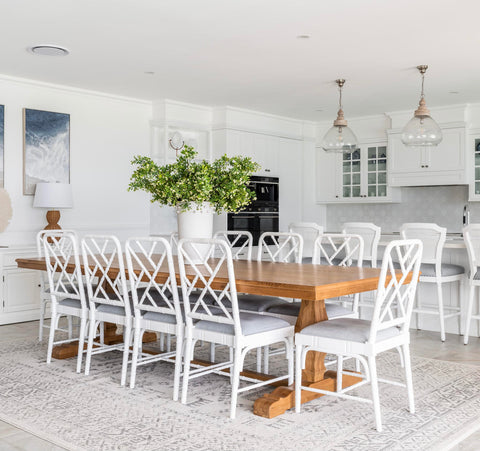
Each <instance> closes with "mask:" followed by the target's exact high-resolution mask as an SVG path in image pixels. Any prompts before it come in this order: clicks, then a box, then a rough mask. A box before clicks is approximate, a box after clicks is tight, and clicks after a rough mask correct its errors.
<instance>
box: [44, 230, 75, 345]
mask: <svg viewBox="0 0 480 451" xmlns="http://www.w3.org/2000/svg"><path fill="white" fill-rule="evenodd" d="M48 232H51V231H50V230H45V229H44V230H40V232H38V233H37V237H36V243H37V255H38V257H39V258H43V257H44V252H43V236H44V235H45V234H46V233H48ZM67 232H68V233H69V234H72V235H73V237H74V238H75V241H77V242H78V238H77V234H76V232H75V231H73V230H65V229H62V230H61V231H60V233H67ZM58 277H59V275H58V274H56V275H55V278H58ZM50 302H51V296H50V291H49V288H48V275H47V273H46V271H45V272H43V271H42V272H41V273H40V320H39V325H38V341H40V342H42V341H43V330H44V329H50V326H49V325H48V324H45V316H46V313H47V308H48V305H49V304H50ZM66 318H67V324H68V327H67V329H62V328H57V330H58V331H61V332H67V333H68V338H72V333H73V332H72V328H73V323H72V319H73V318H72V317H71V316H67V317H66Z"/></svg>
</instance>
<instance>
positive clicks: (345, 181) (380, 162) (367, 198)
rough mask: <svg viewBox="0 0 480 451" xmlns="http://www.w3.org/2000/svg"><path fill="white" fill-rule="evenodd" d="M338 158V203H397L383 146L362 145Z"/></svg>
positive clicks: (336, 197) (385, 149)
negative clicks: (389, 179) (391, 186)
mask: <svg viewBox="0 0 480 451" xmlns="http://www.w3.org/2000/svg"><path fill="white" fill-rule="evenodd" d="M337 158H338V159H337V161H338V163H337V171H338V172H337V189H336V196H335V199H337V201H343V202H396V201H398V194H399V191H398V189H391V188H389V187H388V162H387V161H388V154H387V145H386V143H378V144H361V145H360V146H359V147H358V149H356V150H355V152H353V153H351V154H339V155H338V157H337ZM338 169H340V171H339V170H338ZM479 173H480V166H479ZM479 180H480V179H479Z"/></svg>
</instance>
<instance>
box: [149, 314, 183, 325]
mask: <svg viewBox="0 0 480 451" xmlns="http://www.w3.org/2000/svg"><path fill="white" fill-rule="evenodd" d="M143 319H146V320H148V321H158V322H160V323H169V324H176V322H177V318H176V317H175V315H169V314H167V313H160V312H147V313H145V315H143Z"/></svg>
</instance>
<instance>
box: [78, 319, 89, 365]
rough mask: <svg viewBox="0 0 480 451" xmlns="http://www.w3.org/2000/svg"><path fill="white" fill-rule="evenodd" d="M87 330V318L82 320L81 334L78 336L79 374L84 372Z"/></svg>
mask: <svg viewBox="0 0 480 451" xmlns="http://www.w3.org/2000/svg"><path fill="white" fill-rule="evenodd" d="M86 329H87V318H84V317H82V318H80V333H79V334H78V356H77V373H80V372H81V371H82V358H83V346H84V343H85V332H86Z"/></svg>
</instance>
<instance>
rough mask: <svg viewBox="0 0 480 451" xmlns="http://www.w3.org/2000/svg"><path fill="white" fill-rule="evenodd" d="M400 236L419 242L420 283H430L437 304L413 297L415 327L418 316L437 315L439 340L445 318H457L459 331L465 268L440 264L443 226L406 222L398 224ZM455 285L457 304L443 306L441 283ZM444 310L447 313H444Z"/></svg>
mask: <svg viewBox="0 0 480 451" xmlns="http://www.w3.org/2000/svg"><path fill="white" fill-rule="evenodd" d="M400 235H401V236H402V238H404V239H411V238H412V239H413V238H415V239H419V240H421V241H422V243H423V255H422V265H421V267H420V272H421V275H420V282H423V283H434V284H436V287H437V305H433V304H427V303H421V302H420V299H419V296H417V306H416V308H414V310H413V313H415V316H416V326H417V329H420V323H419V315H421V314H427V315H437V316H438V317H439V322H440V339H441V340H442V341H445V320H446V319H449V318H455V317H457V319H458V329H459V330H458V332H459V333H460V332H461V316H460V315H461V309H460V305H461V288H462V286H461V283H462V281H463V280H464V277H465V268H464V267H463V266H460V265H453V264H449V263H442V253H443V246H444V244H445V240H446V238H447V229H446V228H445V227H440V226H438V225H437V224H432V223H406V224H403V225H402V226H401V227H400ZM451 282H456V283H457V284H458V302H459V303H458V306H451V305H449V306H446V305H444V303H443V284H446V283H451ZM445 310H446V311H447V313H445Z"/></svg>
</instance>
